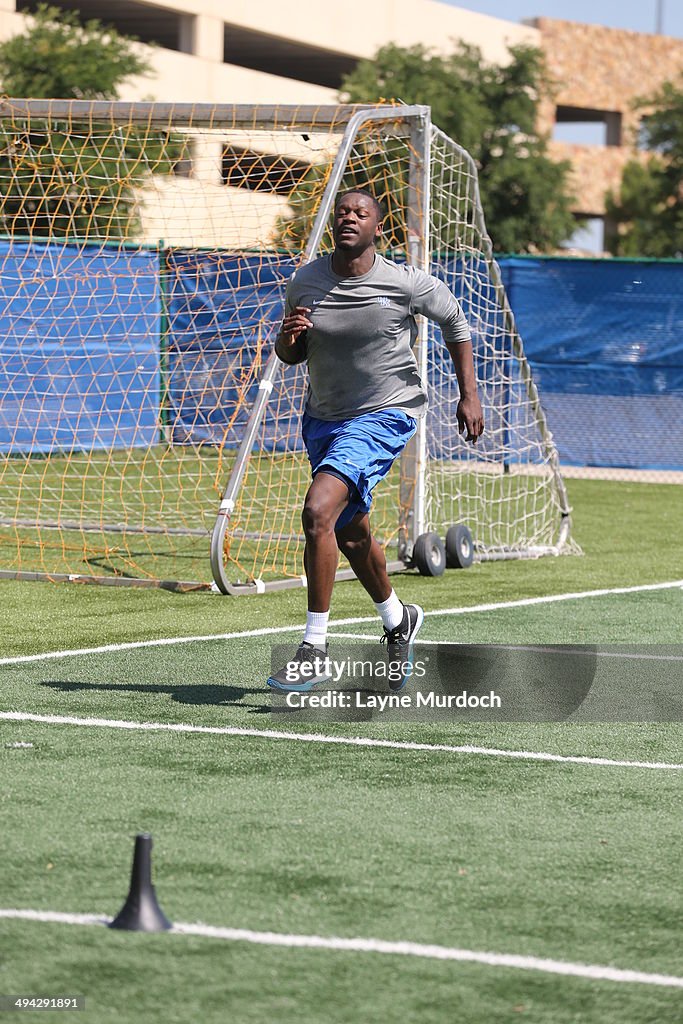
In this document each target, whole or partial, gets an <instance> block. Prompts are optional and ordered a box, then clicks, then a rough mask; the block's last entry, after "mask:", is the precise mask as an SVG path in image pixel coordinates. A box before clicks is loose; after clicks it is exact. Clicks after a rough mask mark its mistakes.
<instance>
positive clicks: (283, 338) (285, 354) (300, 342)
mask: <svg viewBox="0 0 683 1024" xmlns="http://www.w3.org/2000/svg"><path fill="white" fill-rule="evenodd" d="M292 280H293V279H292V278H291V277H290V279H289V281H288V282H287V293H286V296H285V315H284V319H283V321H282V325H281V327H280V331H279V333H278V336H277V338H276V339H275V354H276V355H277V357H278V359H281V360H282V362H283V363H287V364H288V366H294V365H295V364H296V363H303V361H304V360H305V358H306V331H307V330H308V328H309V327H312V326H313V324H312V323H311V321H310V320H309V319H308V317H307V316H306V314H307V313H310V312H311V311H310V309H309V308H308V307H307V306H292Z"/></svg>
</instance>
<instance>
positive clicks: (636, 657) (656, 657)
mask: <svg viewBox="0 0 683 1024" xmlns="http://www.w3.org/2000/svg"><path fill="white" fill-rule="evenodd" d="M327 635H328V637H332V639H336V640H373V639H374V636H373V634H372V633H337V632H334V633H328V634H327ZM415 643H416V645H417V646H418V647H422V646H424V645H425V644H427V645H429V646H430V647H443V646H444V645H445V644H447V643H448V641H445V640H423V639H422V638H420V639H419V640H416V641H415ZM448 646H449V647H463V648H467V649H469V648H472V647H485V648H486V650H487V651H488V650H495V651H530V652H531V653H532V654H563V655H567V654H568V653H569V652H571V657H573V658H574V657H582V658H619V660H623V661H629V660H631V661H683V655H682V654H635V653H633V652H631V653H630V654H623V653H622V652H621V651H596V650H588V651H581V650H577V648H576V647H575V646H574V645H572V644H565V645H564V646H563V647H544V646H543V645H541V644H492V643H486V644H476V643H473V644H467V643H466V644H461V643H448ZM584 646H587V645H584Z"/></svg>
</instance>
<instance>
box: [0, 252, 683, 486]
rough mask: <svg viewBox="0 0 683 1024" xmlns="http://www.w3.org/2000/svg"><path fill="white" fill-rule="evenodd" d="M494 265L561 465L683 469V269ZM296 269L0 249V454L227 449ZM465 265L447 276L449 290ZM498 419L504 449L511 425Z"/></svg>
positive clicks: (276, 437)
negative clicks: (164, 435)
mask: <svg viewBox="0 0 683 1024" xmlns="http://www.w3.org/2000/svg"><path fill="white" fill-rule="evenodd" d="M500 266H501V270H502V273H503V279H504V282H505V285H506V289H507V292H508V296H509V299H510V304H511V306H512V309H513V311H514V314H515V318H516V321H517V325H518V328H519V330H520V333H521V335H522V337H523V339H524V345H525V350H526V352H527V356H528V358H529V360H530V362H531V365H532V368H533V371H534V376H535V379H536V381H537V383H538V386H539V390H540V393H541V400H542V404H543V407H544V409H545V410H546V414H547V418H548V422H549V426H550V429H551V430H552V432H553V435H554V438H555V441H556V443H557V445H558V448H559V450H560V456H561V459H562V460H563V461H564V462H566V463H568V464H572V465H591V466H615V467H629V468H638V469H645V468H654V469H678V470H683V263H677V262H671V263H666V262H662V263H656V262H649V261H638V262H633V261H626V260H573V259H561V258H556V259H555V258H539V259H536V258H531V257H508V258H505V259H502V260H500ZM293 269H294V261H293V260H291V259H288V258H286V257H284V256H282V255H281V254H277V253H270V254H269V253H262V254H254V255H241V256H235V255H232V254H229V253H225V252H220V251H208V252H207V251H198V250H168V251H166V252H163V251H160V250H145V249H135V248H131V249H129V250H127V249H120V248H117V249H114V248H112V249H106V248H97V247H92V248H83V247H82V246H69V245H57V244H51V245H38V244H36V243H18V242H0V300H1V305H0V452H3V453H36V454H38V453H49V452H55V451H63V452H68V451H73V450H90V449H100V448H111V447H126V448H129V447H138V446H140V447H147V446H149V445H151V444H155V443H157V442H158V441H159V440H160V428H161V426H162V425H164V426H165V429H166V431H167V432H169V431H170V435H171V438H172V440H173V441H174V442H175V443H179V444H182V443H188V442H193V443H198V442H199V443H201V442H205V443H223V444H228V445H234V444H236V443H237V442H238V441H239V439H240V437H241V433H242V429H243V426H244V422H245V419H246V415H247V413H248V410H249V407H250V406H251V403H252V401H253V399H254V397H255V394H256V387H257V384H258V377H259V373H257V372H254V369H253V367H254V360H255V359H256V361H257V366H258V365H259V360H261V359H265V357H266V355H267V353H268V350H269V346H270V343H271V341H272V336H273V334H274V331H275V329H276V326H277V324H278V323H279V320H280V318H281V316H282V302H283V295H284V286H285V283H286V280H287V278H288V277H289V275H290V274H291V273H292V271H293ZM473 269H474V271H475V272H476V268H472V267H469V268H468V270H467V272H468V273H472V272H473ZM459 270H460V268H459V267H458V266H457V265H453V266H450V267H445V268H444V269H443V274H442V276H443V277H444V279H445V280H446V281H447V283H449V285H450V286H451V287H453V289H454V291H456V294H461V290H460V289H459V288H458V287H457V277H458V274H459ZM480 270H481V271H482V272H481V273H476V276H477V278H478V281H479V283H480V284H482V283H483V282H484V281H485V274H484V273H483V270H484V268H483V267H482V268H480ZM462 298H463V306H464V308H465V312H466V314H468V315H469V316H470V317H471V318H472V319H474V318H475V317H476V311H475V309H474V308H472V307H469V305H468V301H467V293H466V291H465V292H462ZM482 301H483V304H484V305H485V306H487V307H489V313H490V315H493V316H496V317H498V318H499V322H498V326H499V327H500V325H501V323H502V320H501V319H500V313H498V312H496V311H495V300H494V296H493V294H492V293H491V295H489V296H488V298H487V297H486V296H483V300H482V296H481V295H479V300H478V307H479V308H480V309H481V306H482ZM499 339H500V340H499V342H498V344H499V345H500V352H496V354H495V357H496V360H502V361H503V362H504V361H505V360H506V359H507V358H508V356H509V338H507V339H506V337H505V333H504V331H503V332H501V333H500V334H499ZM506 346H507V351H506ZM438 365H439V364H438V360H436V361H435V366H437V367H438ZM289 373H290V371H285V373H284V374H283V376H282V380H281V382H280V384H279V385H278V386H277V390H276V393H275V395H274V399H275V401H274V402H273V403H271V405H273V406H277V408H278V417H277V419H275V418H274V417H273V419H272V421H271V420H268V421H267V423H266V426H265V440H266V444H267V445H268V446H269V447H271V448H272V449H273V450H277V451H286V450H289V449H291V447H292V446H293V445H295V444H298V443H299V442H298V441H297V439H298V430H296V429H294V428H295V423H294V420H295V419H296V415H297V414H296V410H295V409H294V407H293V405H292V401H291V399H290V394H289V389H288V381H289V380H291V378H289ZM487 383H488V384H492V382H487ZM520 386H521V384H520V382H517V381H514V380H513V383H512V385H511V387H512V391H513V392H514V389H516V388H518V387H520ZM507 397H508V399H509V398H510V397H512V400H513V402H512V404H513V406H514V398H515V395H514V393H511V396H510V395H508V396H507ZM492 425H493V424H492ZM436 428H437V429H436V433H437V434H438V424H436ZM506 429H508V430H510V432H511V440H512V441H513V443H514V431H515V429H517V427H516V424H515V422H514V417H512V418H510V417H508V420H507V422H506ZM520 429H521V426H520Z"/></svg>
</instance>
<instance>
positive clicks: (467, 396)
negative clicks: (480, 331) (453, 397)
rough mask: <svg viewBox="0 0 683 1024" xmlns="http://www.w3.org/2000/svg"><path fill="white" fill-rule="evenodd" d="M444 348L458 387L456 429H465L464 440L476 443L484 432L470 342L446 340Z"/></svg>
mask: <svg viewBox="0 0 683 1024" xmlns="http://www.w3.org/2000/svg"><path fill="white" fill-rule="evenodd" d="M446 348H447V349H448V351H449V353H450V357H451V359H452V360H453V366H454V367H455V375H456V377H457V378H458V387H459V388H460V401H459V402H458V408H457V410H456V416H457V418H458V430H459V431H460V433H461V434H463V433H464V432H465V430H466V431H467V437H466V439H465V440H467V441H471V442H472V443H473V444H476V443H477V439H478V438H479V437H481V435H482V434H483V433H484V413H483V411H482V408H481V402H480V401H479V395H478V394H477V378H476V376H475V374H474V358H473V355H472V342H471V341H461V342H458V343H456V344H454V343H453V342H449V341H447V342H446Z"/></svg>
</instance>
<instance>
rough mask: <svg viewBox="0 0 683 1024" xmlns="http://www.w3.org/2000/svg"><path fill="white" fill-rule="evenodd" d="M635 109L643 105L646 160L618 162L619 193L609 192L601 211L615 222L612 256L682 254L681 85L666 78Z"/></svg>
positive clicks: (682, 119) (682, 128)
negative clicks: (621, 171) (623, 163)
mask: <svg viewBox="0 0 683 1024" xmlns="http://www.w3.org/2000/svg"><path fill="white" fill-rule="evenodd" d="M636 106H637V108H640V109H642V108H644V107H647V108H649V110H650V112H649V113H648V114H646V115H645V116H644V117H643V119H642V122H641V140H640V141H641V144H642V146H643V148H644V149H646V150H649V152H650V157H649V159H642V158H641V159H634V160H630V161H629V162H628V163H627V164H626V166H625V167H624V170H623V173H622V180H621V188H620V194H619V195H618V196H615V195H614V194H613V193H609V194H608V196H607V201H606V210H607V216H608V218H609V219H610V220H612V222H613V223H614V224H615V225H616V227H617V233H616V234H615V236H614V237H613V239H612V242H611V247H612V251H613V252H614V254H615V255H617V256H650V257H654V258H657V259H662V258H667V257H678V258H680V257H681V256H683V85H682V86H677V85H675V84H673V83H671V82H667V83H665V84H664V85H663V86H662V88H661V89H660V90H659V91H658V92H657V93H656V94H655V95H654V96H652V97H650V98H649V99H640V100H638V101H637V104H636Z"/></svg>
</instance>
